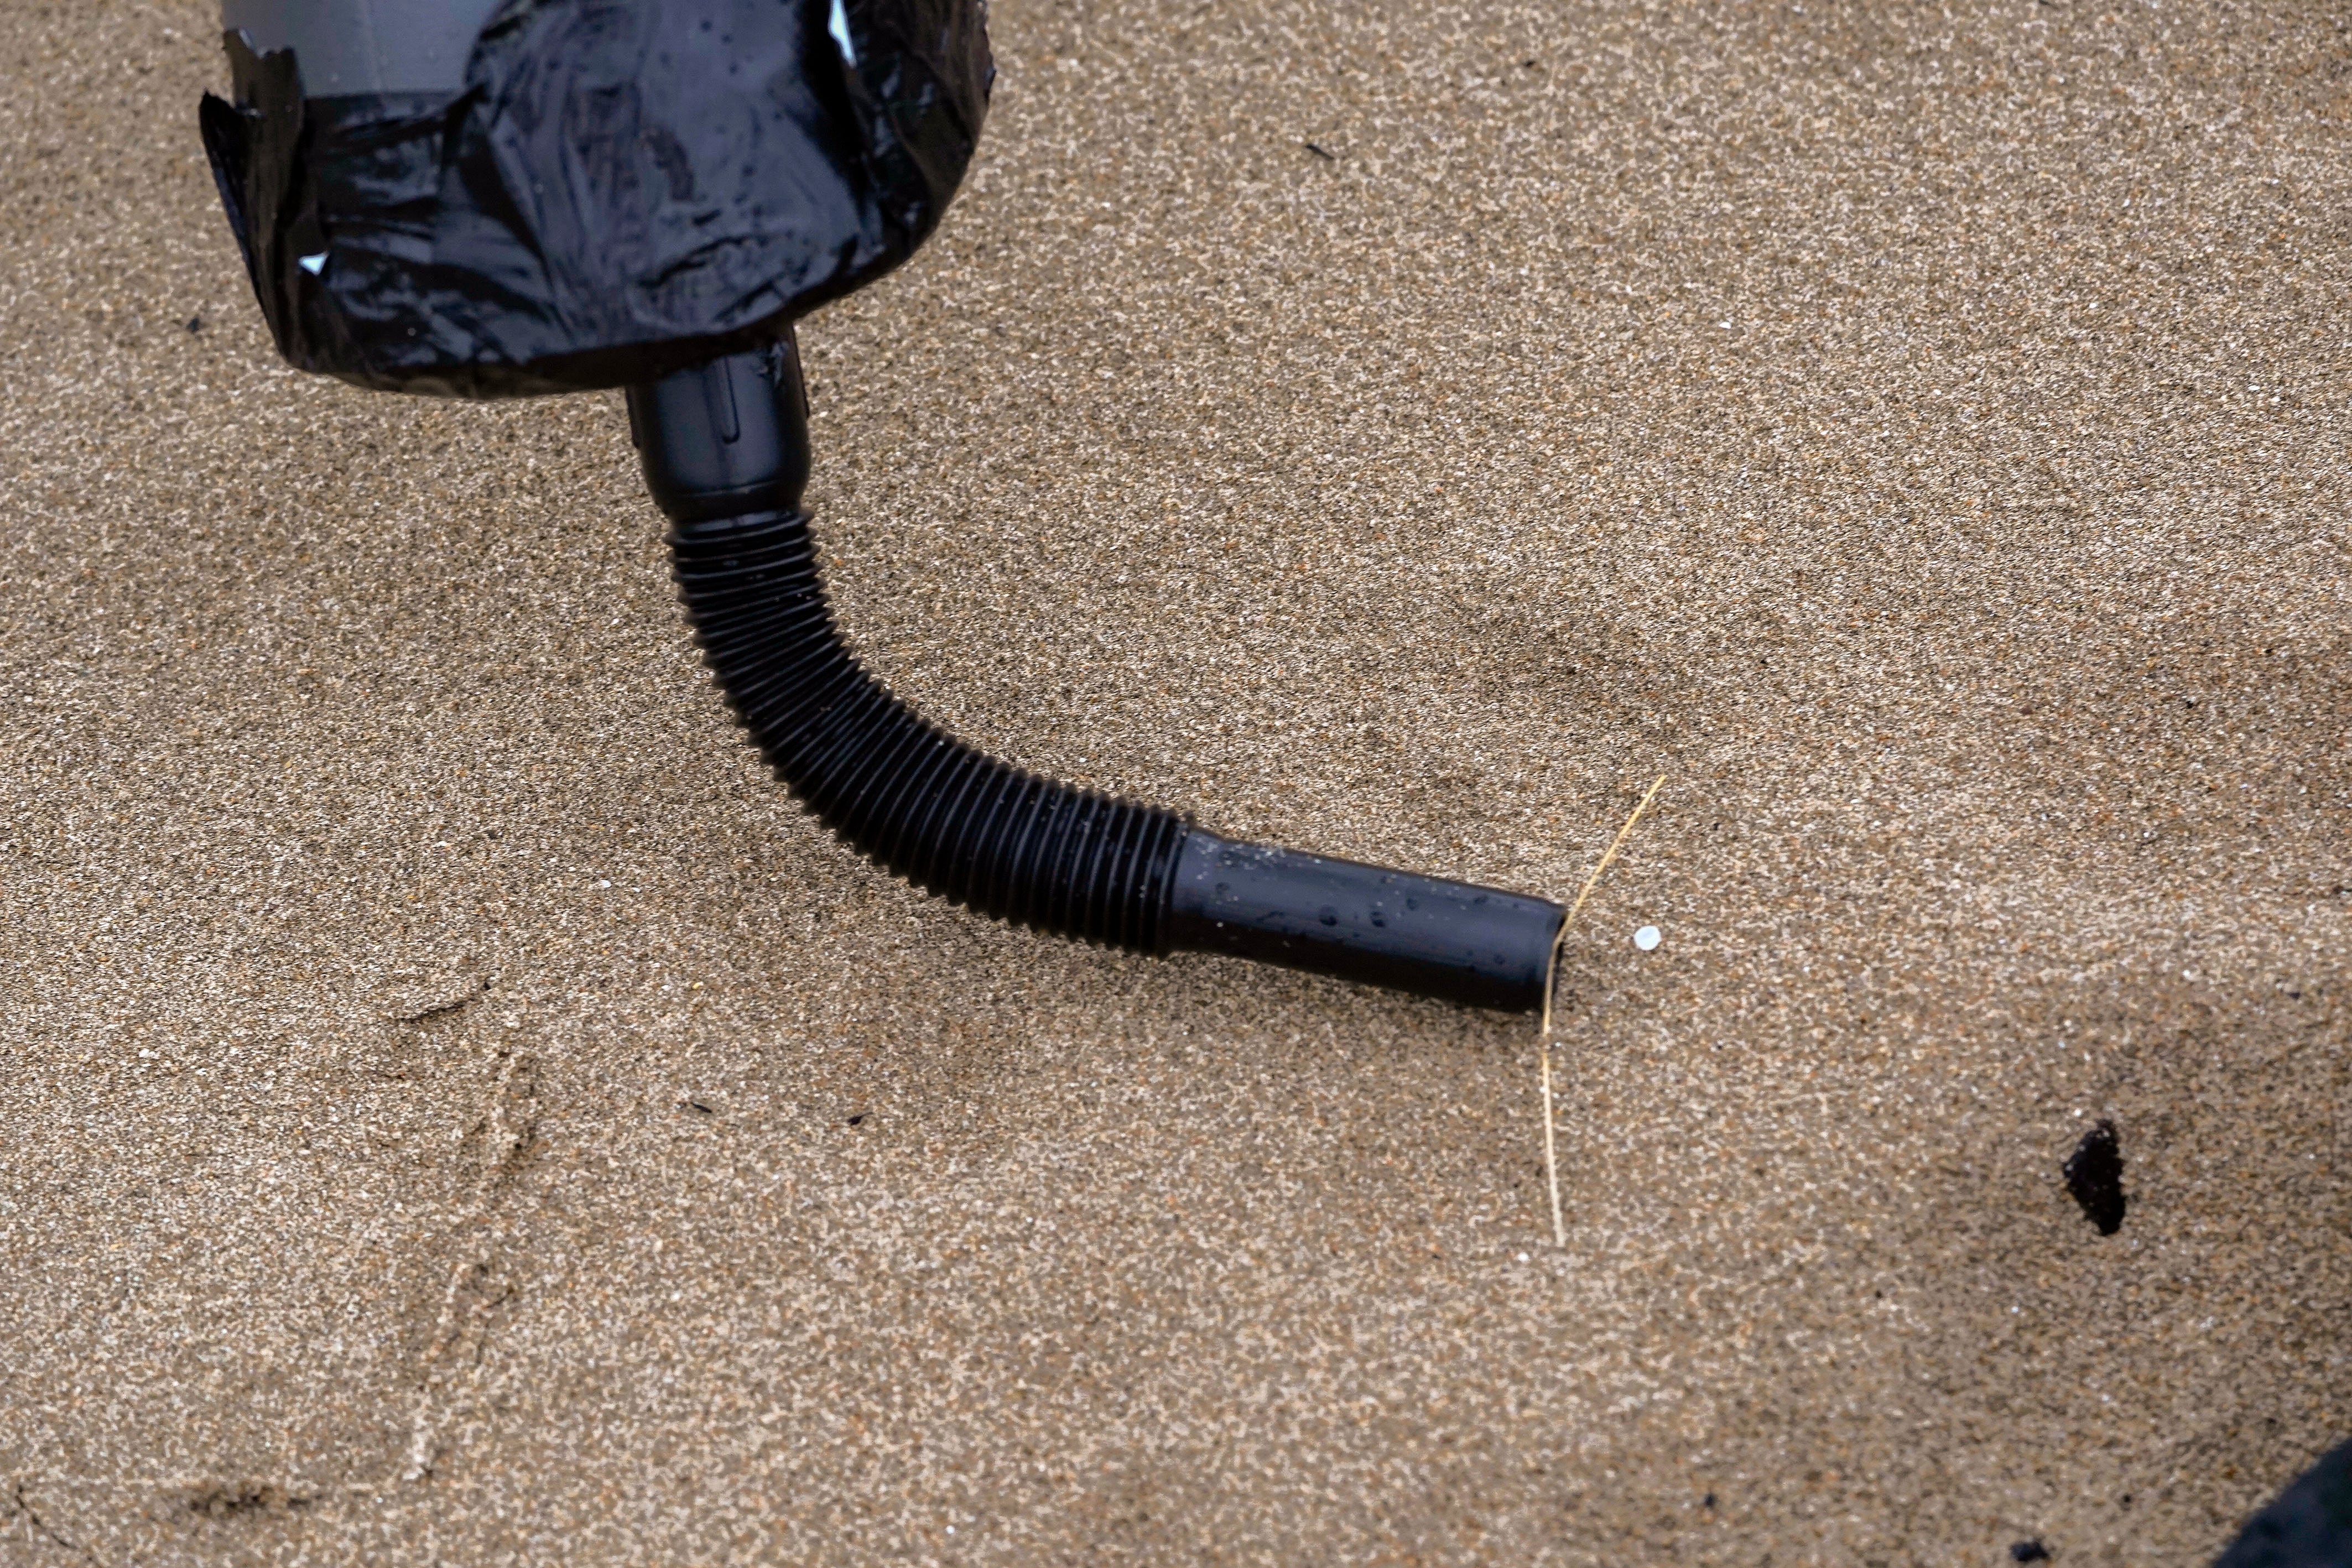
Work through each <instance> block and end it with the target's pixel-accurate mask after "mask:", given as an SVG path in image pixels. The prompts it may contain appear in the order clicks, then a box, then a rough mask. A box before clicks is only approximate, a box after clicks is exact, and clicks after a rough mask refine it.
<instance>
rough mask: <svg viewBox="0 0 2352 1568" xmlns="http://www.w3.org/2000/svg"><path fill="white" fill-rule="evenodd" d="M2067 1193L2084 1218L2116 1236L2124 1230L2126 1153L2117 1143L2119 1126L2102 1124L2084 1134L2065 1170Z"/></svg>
mask: <svg viewBox="0 0 2352 1568" xmlns="http://www.w3.org/2000/svg"><path fill="white" fill-rule="evenodd" d="M2063 1170H2064V1175H2065V1177H2066V1190H2067V1191H2068V1192H2071V1193H2073V1194H2074V1201H2075V1202H2076V1203H2079V1204H2081V1205H2082V1206H2083V1213H2084V1217H2085V1218H2088V1219H2089V1220H2090V1222H2091V1223H2092V1224H2094V1225H2095V1226H2097V1227H2098V1228H2099V1234H2100V1235H2102V1236H2113V1235H2114V1234H2115V1233H2116V1231H2118V1230H2121V1229H2122V1228H2124V1152H2123V1147H2122V1145H2119V1144H2117V1143H2116V1124H2114V1123H2113V1122H2101V1123H2100V1124H2098V1125H2097V1126H2095V1127H2093V1128H2092V1129H2091V1130H2090V1131H2089V1132H2087V1133H2085V1134H2083V1141H2082V1142H2081V1143H2079V1144H2077V1145H2074V1155H2072V1156H2071V1157H2070V1158H2069V1159H2068V1160H2067V1161H2066V1164H2065V1166H2064V1167H2063Z"/></svg>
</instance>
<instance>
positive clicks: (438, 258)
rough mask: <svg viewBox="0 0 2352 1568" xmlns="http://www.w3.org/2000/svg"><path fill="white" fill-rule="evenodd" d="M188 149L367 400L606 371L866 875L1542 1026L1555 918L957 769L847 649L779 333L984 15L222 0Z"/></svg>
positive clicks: (291, 313) (456, 1) (973, 101)
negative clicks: (195, 143)
mask: <svg viewBox="0 0 2352 1568" xmlns="http://www.w3.org/2000/svg"><path fill="white" fill-rule="evenodd" d="M222 16H223V22H224V24H225V26H226V29H227V35H226V43H227V47H228V54H229V57H230V63H231V68H232V75H233V77H234V78H235V88H234V89H233V90H234V99H233V100H231V99H219V98H210V97H208V98H207V99H206V100H205V104H204V106H203V116H202V121H203V129H204V132H205V148H206V152H207V153H208V155H209V156H210V157H211V159H212V162H213V168H214V172H215V177H216V179H217V180H218V182H219V184H220V189H221V195H222V200H223V203H224V204H225V205H226V209H227V212H228V216H229V219H230V225H231V227H232V229H233V230H234V231H235V233H236V238H237V241H238V244H239V246H240V249H241V250H242V251H243V252H244V254H245V256H246V260H247V267H248V269H249V271H250V273H251V275H252V278H253V282H254V287H255V292H256V295H257V298H258V299H259V300H260V303H261V305H262V308H263V313H264V315H265V316H266V317H267V318H268V320H269V323H270V327H271V330H272V333H273V336H274V337H275V338H276V340H277V342H278V348H279V350H280V352H281V353H283V354H284V355H285V357H286V358H287V359H288V360H289V361H290V362H292V363H294V364H296V365H299V366H300V367H302V368H304V369H308V370H312V371H320V372H323V373H328V374H332V375H337V376H340V377H342V378H343V379H345V380H347V381H352V382H358V383H360V384H362V385H367V386H375V387H383V388H388V389H392V390H398V391H404V392H425V393H429V394H438V395H451V396H467V397H491V396H516V395H525V394H530V393H535V392H556V391H577V390H589V389H593V388H599V387H613V386H625V387H627V388H628V406H629V418H630V426H631V434H632V435H633V437H634V438H635V442H636V444H637V446H638V449H639V452H640V455H641V458H642V461H643V464H644V468H645V474H646V481H647V484H648V486H650V488H651V489H652V491H653V494H654V497H655V498H656V501H657V502H658V503H659V505H660V506H661V507H662V509H663V510H664V511H665V512H666V513H667V514H668V516H669V517H670V518H671V520H672V522H673V523H674V525H675V528H674V530H673V532H672V534H671V536H670V544H671V550H672V558H673V564H674V570H675V573H676V576H677V582H678V587H679V592H680V596H681V599H682V600H683V602H684V604H685V607H686V612H687V614H688V618H689V620H690V621H691V622H692V623H693V626H694V631H695V636H696V639H697V641H698V643H700V644H701V646H702V648H703V650H704V653H705V657H706V659H707V661H708V663H709V665H710V668H711V669H712V671H713V673H714V674H716V676H717V679H718V683H719V686H720V688H721V690H722V691H723V692H724V694H725V695H726V698H727V701H728V703H729V705H730V706H731V707H732V708H733V709H734V710H735V713H736V715H737V716H738V717H739V718H740V720H741V721H742V723H743V725H744V727H745V728H746V729H747V730H748V731H749V732H750V736H751V740H752V742H753V743H754V744H755V745H756V746H757V747H759V749H760V751H761V755H762V756H763V757H764V758H766V759H767V760H768V762H769V763H770V765H771V766H772V768H774V770H775V772H776V773H777V775H778V776H779V778H781V779H782V780H783V782H784V783H785V784H786V785H787V786H789V787H790V788H791V789H793V792H794V793H795V794H796V795H797V796H799V797H800V799H801V800H803V802H805V803H806V804H807V805H808V807H809V808H810V809H811V810H813V811H814V813H815V814H816V815H817V816H818V817H819V818H820V819H821V820H822V821H824V822H825V824H826V825H827V826H828V827H829V828H831V829H832V830H833V831H835V833H836V834H838V835H839V836H840V837H841V838H842V839H843V840H845V841H846V842H848V843H849V844H851V845H852V846H853V847H855V848H856V850H858V851H859V852H861V853H863V854H865V855H866V856H867V857H868V858H869V859H871V860H872V861H873V862H875V863H876V864H877V865H879V866H881V867H883V868H884V869H886V870H887V871H889V872H892V873H895V874H898V875H900V876H903V877H905V878H907V879H908V881H910V882H912V883H915V884H916V885H918V886H919V887H922V888H924V889H926V890H928V891H930V892H932V893H935V894H940V895H941V896H943V897H947V898H950V899H952V900H954V901H956V902H958V903H960V904H964V905H966V906H968V907H970V908H971V909H974V910H977V911H979V912H981V913H982V914H986V915H992V916H995V917H998V918H1001V919H1004V920H1008V921H1012V922H1014V923H1016V924H1019V925H1026V926H1030V927H1033V928H1034V929H1037V930H1041V931H1047V932H1052V933H1055V934H1058V935H1061V936H1070V937H1074V938H1076V939H1079V940H1082V941H1087V942H1094V943H1098V944H1103V945H1107V946H1117V947H1122V948H1127V949H1130V950H1133V951H1137V952H1142V953H1150V954H1166V953H1171V952H1174V951H1177V950H1181V949H1192V950H1197V951H1202V952H1211V953H1223V954H1228V955H1232V956H1239V957H1245V958H1252V959H1256V960H1260V961H1263V962H1266V963H1273V964H1280V965H1285V966H1287V967H1292V968H1295V969H1302V970H1307V971H1311V972H1314V973H1318V974H1324V975H1331V976H1337V977H1342V978H1346V979H1349V980H1357V981H1362V982H1366V983H1369V984H1372V985H1379V986H1387V987H1391V988H1398V989H1402V990H1408V991H1415V992H1420V993H1423V994H1425V995H1429V996H1433V997H1441V998H1448V999H1450V1000H1454V1001H1457V1002H1462V1003H1466V1004H1470V1005H1473V1006H1478V1007H1488V1008H1500V1009H1513V1010H1520V1011H1531V1010H1534V1009H1538V1008H1539V1007H1540V1006H1541V1005H1542V1002H1543V999H1544V996H1545V988H1546V987H1547V985H1548V984H1549V967H1550V961H1551V954H1552V946H1553V942H1554V938H1555V936H1557V934H1558V932H1559V926H1560V922H1561V919H1562V911H1561V909H1560V907H1559V905H1557V904H1551V903H1549V902H1548V901H1546V900H1542V899H1537V898H1528V897H1523V896H1520V895H1518V894H1509V893H1503V892H1499V891H1497V890H1495V889H1492V888H1483V887H1475V886H1471V885H1469V884H1467V883H1456V882H1447V881H1443V880H1440V879H1436V878H1431V877H1423V876H1416V875H1412V874H1410V873H1404V872H1398V871H1390V870H1384V869H1381V868H1380V867H1377V866H1370V865H1360V864H1358V863H1356V862H1350V861H1342V860H1333V859H1329V858H1327V857H1324V856H1319V855H1312V854H1304V853H1299V852H1294V851H1288V850H1280V849H1273V848H1268V847H1265V846H1263V845H1256V844H1249V843H1243V842H1239V841H1233V840H1228V839H1224V838H1221V837H1219V836H1218V835H1216V834H1214V833H1212V832H1209V831H1205V830H1203V829H1201V828H1198V827H1195V826H1194V825H1193V824H1192V822H1191V821H1188V820H1186V819H1184V818H1182V817H1181V816H1178V815H1177V814H1175V813H1173V812H1171V811H1168V810H1162V809H1160V808H1158V807H1154V806H1149V805H1144V804H1140V803H1139V802H1135V801H1129V800H1119V799H1117V798H1115V797H1111V796H1108V795H1104V794H1101V793H1099V792H1097V791H1094V790H1087V789H1074V788H1072V787H1070V786H1067V785H1064V784H1060V783H1057V782H1055V781H1053V780H1051V779H1043V778H1040V777H1038V776H1036V775H1034V774H1033V773H1030V772H1027V771H1026V770H1024V769H1022V768H1015V767H1013V766H1012V765H1010V764H1008V763H1005V762H1003V761H1000V760H998V759H996V758H991V757H988V756H986V755H985V754H983V753H981V752H979V751H976V750H974V749H973V748H972V747H969V746H966V745H965V744H963V743H962V742H961V741H960V740H957V739H956V738H955V737H952V736H950V735H948V734H946V733H945V732H943V731H941V730H940V729H939V728H938V727H935V726H933V725H931V724H929V723H928V722H926V721H925V720H923V719H922V718H921V717H920V716H918V715H916V714H914V713H913V712H911V711H910V710H908V708H907V707H906V706H905V705H904V704H902V703H900V702H899V701H898V698H897V697H895V696H894V695H891V694H890V693H889V692H888V691H887V689H886V688H884V687H883V686H882V685H880V684H879V683H878V682H877V681H876V680H875V679H874V678H873V677H872V676H871V675H870V674H867V673H866V671H865V670H864V669H863V668H862V667H861V666H860V665H859V664H857V662H856V658H855V657H854V656H853V655H852V654H851V653H850V652H849V650H848V648H847V646H846V644H845V643H844V642H843V640H842V638H841V636H840V634H839V632H838V631H837V629H836V628H835V625H834V622H833V618H832V613H831V611H830V609H829V607H828V605H827V603H826V601H825V596H824V584H823V582H822V580H821V579H820V575H819V572H818V569H817V560H816V551H815V549H814V543H813V541H812V539H811V537H810V533H809V527H808V519H807V517H805V516H804V515H803V512H802V510H801V506H800V502H801V492H802V488H803V484H804V482H805V481H806V479H807V476H808V472H809V464H810V454H809V443H808V423H807V410H806V402H805V395H804V392H803V385H802V380H801V374H800V366H799V360H798V355H797V351H796V350H795V348H794V346H793V340H792V323H793V319H796V317H797V316H798V315H800V314H801V313H803V312H804V311H806V310H807V309H810V308H814V306H816V305H818V304H821V303H823V302H824V301H825V300H826V299H830V298H838V297H839V296H840V295H842V294H844V293H846V292H848V291H849V290H850V289H853V288H856V287H861V286H862V285H863V284H864V283H866V282H868V281H870V280H872V279H873V278H874V277H878V276H880V275H881V274H882V273H883V272H885V271H887V270H888V269H889V268H890V267H895V266H897V265H898V263H899V262H900V261H902V260H904V259H905V257H906V256H908V255H909V254H911V253H912V251H913V249H914V248H915V247H916V246H918V245H919V244H920V243H921V241H922V240H923V238H924V237H926V236H927V235H929V232H930V229H931V226H932V225H935V224H936V223H937V221H938V219H939V216H940V213H941V212H942V211H943V210H944V208H945V206H946V204H947V202H948V201H949V200H950V198H951V197H952V194H953V193H954V191H955V189H956V186H957V183H959V182H960V180H961V177H962V173H963V171H964V169H965V168H966V167H967V165H968V163H969V161H970V158H971V152H972V148H973V146H974V143H975V141H976V139H977V136H978V133H979V129H980V121H981V118H982V113H983V112H984V108H985V103H986V99H987V93H988V88H989V83H990V82H991V80H992V77H993V67H992V64H991V63H990V59H989V55H988V49H987V40H986V35H985V31H984V29H983V27H982V19H983V14H982V5H981V0H593V4H592V3H590V0H575V3H572V4H562V3H555V0H551V3H549V4H543V5H528V6H523V5H502V4H500V0H226V4H225V5H224V6H223V12H222Z"/></svg>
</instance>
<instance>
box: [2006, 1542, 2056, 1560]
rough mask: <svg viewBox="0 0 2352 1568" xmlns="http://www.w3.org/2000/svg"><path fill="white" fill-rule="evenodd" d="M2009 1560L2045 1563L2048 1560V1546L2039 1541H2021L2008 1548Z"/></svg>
mask: <svg viewBox="0 0 2352 1568" xmlns="http://www.w3.org/2000/svg"><path fill="white" fill-rule="evenodd" d="M2009 1560H2010V1561H2011V1563H2047V1562H2049V1561H2050V1548H2048V1547H2047V1546H2044V1545H2042V1542H2039V1541H2021V1542H2018V1543H2017V1544H2016V1545H2014V1546H2012V1547H2011V1548H2010V1549H2009Z"/></svg>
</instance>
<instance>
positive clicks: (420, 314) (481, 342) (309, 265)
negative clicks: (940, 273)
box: [200, 0, 995, 397]
mask: <svg viewBox="0 0 2352 1568" xmlns="http://www.w3.org/2000/svg"><path fill="white" fill-rule="evenodd" d="M983 24H984V16H983V8H982V5H981V4H980V0H843V3H842V4H839V5H835V4H833V3H832V0H507V3H506V4H504V5H501V6H500V7H499V10H498V12H497V13H496V14H495V15H494V16H492V17H491V19H490V21H489V23H488V26H485V27H484V28H483V30H482V34H481V37H480V38H479V39H478V41H477V43H476V45H475V48H474V53H473V57H472V59H471V61H470V62H469V64H468V66H467V74H466V83H467V85H466V88H465V89H464V90H463V91H462V92H458V93H455V94H440V93H383V94H368V95H355V96H341V97H332V98H316V99H306V98H305V97H304V96H303V92H302V84H301V77H300V71H299V60H297V59H296V58H295V55H294V51H292V50H290V49H281V50H278V51H276V52H273V53H270V54H267V55H257V54H256V53H255V52H254V50H253V49H252V47H250V46H249V44H248V42H247V39H246V37H245V36H244V35H243V34H240V33H231V34H229V35H228V37H227V40H226V41H227V47H228V53H229V59H230V68H231V78H232V81H233V83H234V86H233V89H232V91H233V94H234V99H235V101H234V102H233V103H232V102H228V101H224V100H223V99H219V98H216V97H214V96H213V95H211V94H206V95H205V102H204V105H203V108H202V112H201V116H200V119H201V123H202V128H203V131H204V140H205V151H206V152H207V153H208V154H209V155H210V157H211V160H212V164H213V172H214V176H215V179H216V180H217V182H218V183H219V185H220V191H221V199H222V203H223V204H224V205H225V206H226V209H227V212H228V218H229V226H230V228H231V229H232V230H233V231H234V232H235V234H236V239H237V244H238V246H240V247H241V248H242V249H243V251H244V252H245V257H246V265H247V270H248V272H249V273H250V275H251V277H252V279H253V287H254V292H255V294H256V295H257V297H258V298H260V301H261V308H262V313H263V314H264V315H265V316H266V317H267V318H268V321H269V327H270V330H271V332H272V334H273V335H274V336H275V337H276V339H277V341H278V351H279V352H281V353H282V354H284V355H285V356H286V358H287V360H288V361H289V362H290V363H292V364H294V365H295V366H297V367H299V368H300V369H302V370H306V371H320V372H323V373H325V374H329V375H333V376H339V377H341V378H342V379H343V380H345V381H349V382H357V383H359V384H361V385H362V386H371V387H380V388H384V389H387V390H392V391H399V392H428V393H436V394H439V395H444V396H456V397H510V396H518V395H522V394H527V393H533V392H576V391H583V390H588V389H592V388H599V387H613V386H621V385H626V384H629V383H632V382H648V381H653V380H656V379H658V378H660V377H662V376H664V375H667V374H668V373H670V372H671V371H677V370H680V369H684V368H686V367H688V366H690V365H695V364H698V363H701V362H703V361H708V360H710V359H714V358H716V357H718V356H719V355H722V354H727V353H733V352H738V351H740V350H746V349H751V348H755V347H759V346H761V345H764V344H768V343H772V342H774V341H776V340H778V339H779V338H780V337H781V336H782V333H783V332H784V330H785V329H787V328H789V327H790V325H791V324H792V322H793V320H795V319H797V318H799V317H800V316H802V315H803V314H805V313H806V312H807V311H809V310H811V309H814V308H815V307H817V306H819V305H821V304H823V303H824V302H825V301H826V300H829V299H834V298H839V297H840V296H842V295H844V294H846V293H848V292H850V291H851V290H852V289H855V288H857V287H862V286H863V285H865V284H867V283H870V282H872V281H873V280H874V279H875V278H877V277H880V276H881V275H882V274H883V273H885V272H887V271H888V270H889V269H890V268H892V267H896V266H898V264H899V263H900V262H902V261H904V260H906V259H907V257H908V256H910V255H912V254H913V252H914V250H915V248H916V247H917V246H919V245H920V244H921V243H922V242H923V240H924V239H925V238H927V237H928V236H929V234H930V232H931V230H932V229H933V228H935V227H936V226H937V225H938V224H939V221H940V215H941V214H943V213H944V212H945V211H946V209H947V205H948V203H949V201H950V199H951V198H952V197H953V196H954V193H955V190H956V187H957V185H958V184H959V183H961V181H962V178H963V174H964V170H965V168H966V167H967V166H968V165H969V164H970V162H971V155H972V149H973V146H974V144H975V143H976V142H977V141H978V139H979V135H980V128H981V121H982V117H983V116H984V115H985V113H986V110H987V102H988V89H989V86H990V84H991V82H992V79H993V78H994V75H995V71H994V67H993V66H992V64H991V62H990V59H989V53H988V40H987V36H986V31H985V27H984V25H983Z"/></svg>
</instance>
